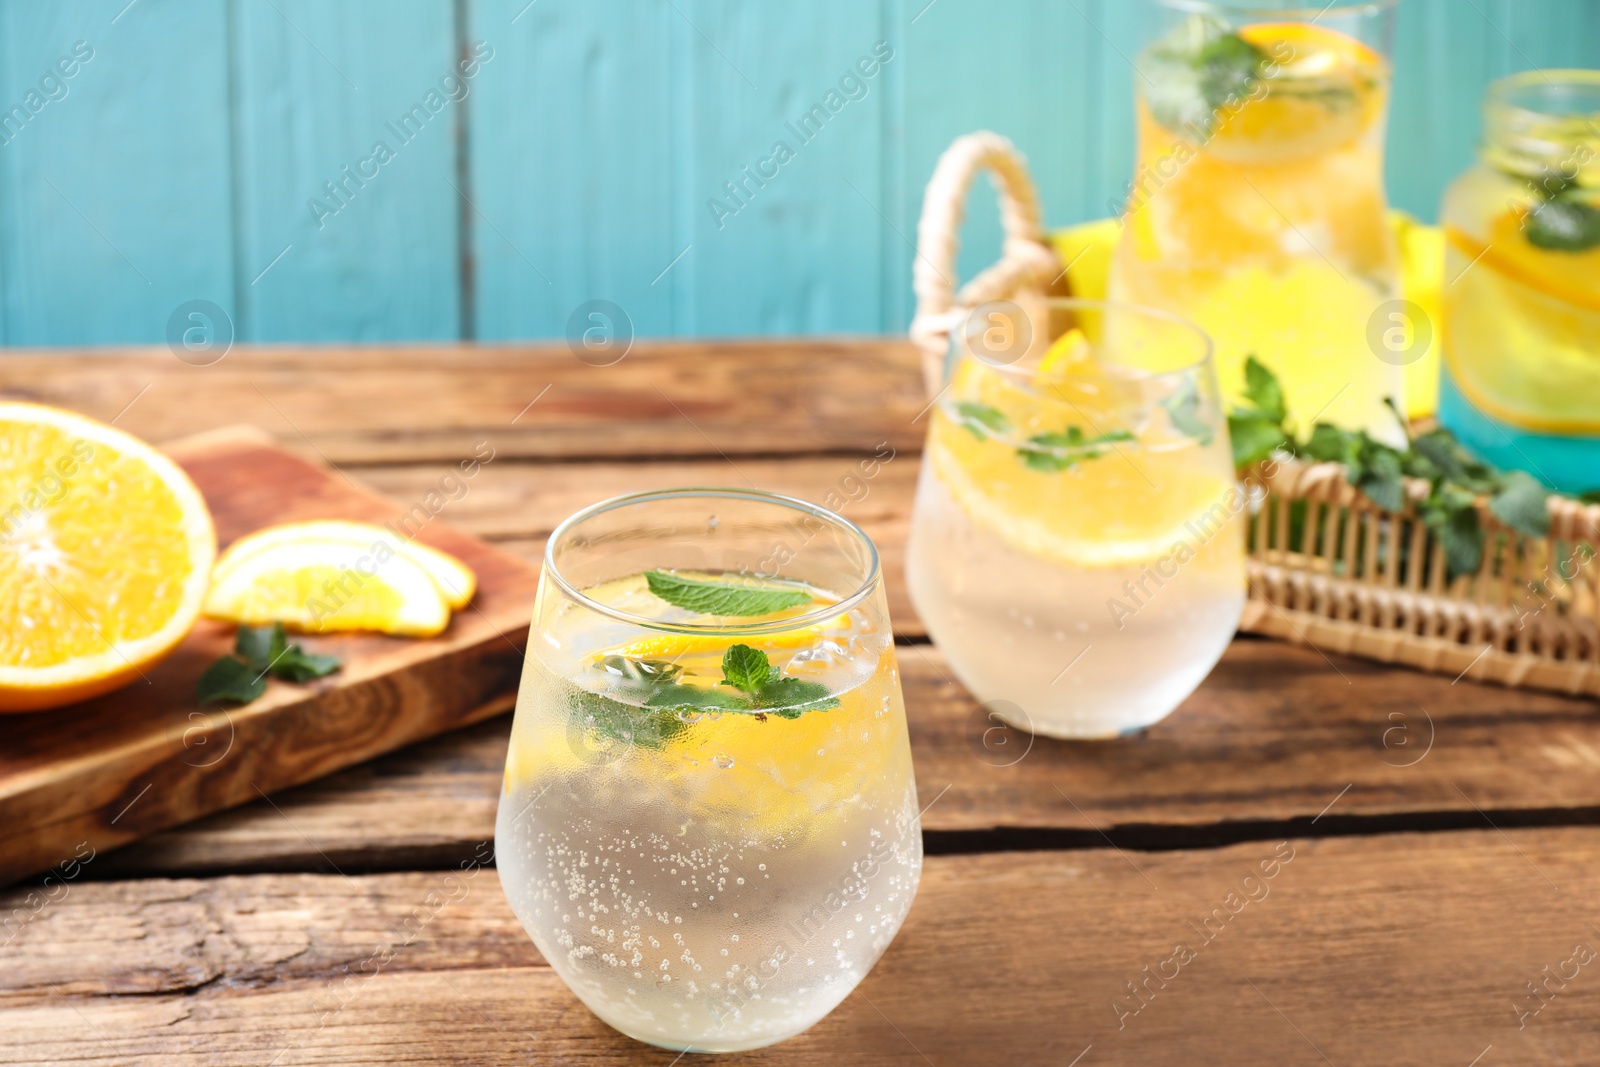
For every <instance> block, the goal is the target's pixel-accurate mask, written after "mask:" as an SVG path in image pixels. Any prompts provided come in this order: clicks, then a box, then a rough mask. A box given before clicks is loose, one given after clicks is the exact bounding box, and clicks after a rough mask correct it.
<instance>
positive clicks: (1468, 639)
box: [911, 132, 1600, 696]
mask: <svg viewBox="0 0 1600 1067" xmlns="http://www.w3.org/2000/svg"><path fill="white" fill-rule="evenodd" d="M982 170H988V171H990V172H991V173H992V174H993V176H994V182H995V187H996V190H997V192H998V194H999V198H1000V217H1001V223H1002V226H1003V228H1004V233H1005V240H1004V244H1003V247H1002V252H1001V257H1000V260H999V262H997V263H995V264H994V265H992V266H990V267H989V268H988V269H987V270H985V271H983V272H982V273H981V274H979V275H978V276H977V277H976V278H974V279H972V281H970V282H968V283H967V284H966V285H965V286H963V287H962V288H961V289H960V291H959V292H958V291H957V290H956V287H955V284H954V281H953V279H954V278H955V260H956V252H957V250H958V248H959V232H960V228H961V223H962V219H963V218H964V215H965V203H966V198H967V193H968V191H969V190H970V189H971V187H972V183H973V180H974V179H975V178H976V177H977V175H978V172H979V171H982ZM1062 273H1063V266H1062V264H1061V262H1060V260H1059V258H1058V257H1057V256H1056V254H1055V252H1054V251H1053V250H1052V249H1051V247H1050V246H1049V244H1048V243H1047V242H1046V240H1045V237H1044V233H1043V231H1042V229H1041V226H1040V219H1039V201H1038V195H1037V193H1036V192H1035V190H1034V186H1033V181H1032V179H1031V178H1030V176H1029V174H1028V169H1027V164H1026V163H1025V162H1024V160H1023V158H1022V156H1021V155H1020V154H1019V153H1018V152H1017V151H1016V149H1015V148H1013V147H1012V145H1011V142H1010V141H1008V140H1006V139H1005V138H1004V137H1000V136H998V135H997V134H993V133H989V132H980V133H974V134H968V135H967V136H965V137H961V138H958V139H957V140H956V141H955V143H954V144H952V145H951V146H950V147H949V148H948V149H947V150H946V151H945V153H944V155H943V156H941V157H940V159H939V164H938V166H937V167H936V168H935V170H934V174H933V179H932V180H931V181H930V182H929V183H928V188H927V192H926V193H925V194H924V198H923V205H922V219H921V222H920V223H919V224H918V227H917V258H916V265H915V268H914V278H915V285H916V294H917V314H916V318H915V319H914V320H913V321H912V324H911V338H912V340H913V341H914V342H916V344H917V346H918V348H919V349H920V350H921V352H922V356H923V370H924V376H925V378H926V380H927V385H928V392H929V395H930V396H933V395H935V394H936V393H937V392H938V390H939V389H941V388H942V386H943V379H944V374H945V362H946V357H947V354H948V352H949V343H950V334H951V333H952V331H954V330H955V329H956V328H957V327H959V326H960V324H961V323H962V322H964V321H965V319H966V316H967V314H968V313H969V312H970V310H971V309H972V308H973V307H975V306H977V305H978V304H982V303H985V302H988V301H991V300H1000V299H1013V300H1016V299H1023V300H1026V299H1027V298H1028V297H1030V296H1042V295H1044V294H1046V293H1047V292H1048V291H1050V290H1051V289H1052V288H1055V287H1056V286H1057V283H1059V280H1060V277H1061V274H1062ZM1245 476H1246V480H1247V481H1248V482H1251V483H1252V484H1254V485H1256V486H1259V487H1260V489H1261V490H1262V491H1261V492H1259V493H1257V494H1255V495H1256V496H1257V497H1258V498H1259V507H1256V508H1254V509H1253V513H1252V515H1251V518H1250V525H1251V530H1250V552H1249V560H1248V575H1249V582H1250V588H1249V599H1248V601H1247V603H1246V605H1245V611H1244V617H1243V619H1242V621H1241V622H1240V628H1241V629H1243V630H1245V631H1248V632H1251V633H1259V634H1265V635H1267V636H1270V637H1276V638H1280V639H1282V640H1286V641H1290V642H1293V643H1296V644H1304V645H1309V646H1311V647H1313V648H1316V649H1318V650H1320V651H1322V652H1325V653H1333V652H1338V653H1346V654H1350V655H1356V656H1365V657H1367V658H1369V659H1375V660H1381V661H1382V662H1385V663H1403V664H1407V665H1409V666H1412V667H1420V668H1422V669H1423V670H1428V671H1434V672H1437V673H1440V674H1447V675H1451V676H1453V677H1456V678H1461V677H1466V678H1470V679H1472V680H1475V681H1487V682H1495V683H1498V684H1500V685H1506V686H1516V687H1530V688H1538V689H1549V690H1555V691H1558V692H1563V693H1581V694H1587V695H1591V696H1597V695H1600V561H1597V560H1595V559H1594V557H1595V555H1596V554H1597V552H1600V506H1597V505H1589V506H1585V505H1582V504H1579V503H1577V502H1576V501H1572V500H1568V499H1564V498H1559V497H1552V498H1551V500H1550V505H1549V507H1550V534H1549V536H1548V537H1546V538H1544V539H1535V538H1528V537H1525V536H1522V535H1520V534H1517V533H1516V532H1514V531H1512V530H1510V529H1508V528H1507V527H1505V526H1504V525H1503V524H1501V523H1499V522H1498V521H1496V520H1495V518H1494V517H1493V516H1492V515H1491V514H1490V513H1489V511H1488V508H1487V506H1485V505H1484V504H1482V503H1480V505H1479V508H1480V512H1481V517H1482V522H1483V528H1484V531H1485V549H1484V554H1483V563H1482V565H1481V566H1480V567H1479V569H1478V571H1477V573H1475V574H1470V575H1462V576H1458V577H1457V578H1455V579H1454V580H1453V581H1446V577H1445V574H1446V567H1445V559H1444V549H1443V547H1442V546H1441V545H1440V544H1439V543H1438V541H1437V540H1436V539H1435V538H1434V536H1433V535H1432V533H1431V532H1430V531H1429V530H1428V529H1427V527H1426V526H1424V525H1423V523H1422V522H1421V521H1420V520H1419V519H1418V517H1417V514H1416V510H1415V507H1416V503H1417V502H1418V501H1419V500H1421V499H1422V498H1423V497H1425V496H1426V495H1427V488H1428V487H1427V484H1426V483H1424V482H1420V481H1416V482H1412V483H1411V484H1409V485H1408V486H1407V491H1408V495H1409V502H1408V504H1407V507H1406V509H1405V510H1404V511H1403V512H1398V513H1397V512H1389V511H1385V510H1383V509H1381V508H1379V507H1377V506H1376V505H1375V504H1373V503H1372V502H1371V501H1370V500H1368V499H1367V498H1366V497H1365V496H1364V495H1362V494H1361V493H1359V492H1357V491H1356V490H1355V489H1354V488H1352V487H1351V486H1350V485H1349V483H1348V482H1346V481H1345V477H1344V470H1343V468H1342V467H1341V466H1340V465H1339V464H1335V463H1316V464H1309V463H1303V462H1300V461H1298V460H1294V459H1284V460H1281V461H1278V462H1273V463H1269V464H1267V465H1264V466H1262V467H1260V468H1257V469H1254V470H1252V471H1248V472H1246V475H1245ZM1299 502H1304V503H1303V505H1302V504H1300V503H1299Z"/></svg>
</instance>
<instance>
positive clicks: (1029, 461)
mask: <svg viewBox="0 0 1600 1067" xmlns="http://www.w3.org/2000/svg"><path fill="white" fill-rule="evenodd" d="M1133 439H1134V436H1133V434H1131V433H1129V432H1128V431H1127V430H1107V431H1106V432H1105V433H1103V434H1100V435H1099V436H1096V437H1090V436H1089V435H1088V434H1086V433H1084V432H1083V429H1082V428H1081V427H1078V426H1068V427H1067V429H1066V432H1064V433H1036V434H1034V435H1033V436H1032V437H1030V438H1028V440H1027V442H1026V443H1025V444H1022V445H1019V446H1018V447H1017V458H1018V459H1020V460H1022V463H1023V466H1025V467H1027V468H1028V469H1029V470H1036V471H1040V472H1042V473H1045V474H1053V473H1055V472H1057V471H1064V470H1071V469H1072V468H1073V467H1076V466H1077V465H1078V464H1079V463H1080V462H1082V461H1083V460H1087V459H1099V458H1100V457H1101V456H1103V455H1105V454H1106V452H1107V451H1108V449H1106V448H1104V447H1100V446H1104V445H1111V444H1115V443H1116V442H1118V441H1132V440H1133Z"/></svg>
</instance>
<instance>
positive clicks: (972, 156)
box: [911, 130, 1061, 396]
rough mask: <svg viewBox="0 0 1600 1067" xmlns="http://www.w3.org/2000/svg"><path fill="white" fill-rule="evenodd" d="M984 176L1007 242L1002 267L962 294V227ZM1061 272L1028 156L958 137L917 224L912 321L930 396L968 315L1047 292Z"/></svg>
mask: <svg viewBox="0 0 1600 1067" xmlns="http://www.w3.org/2000/svg"><path fill="white" fill-rule="evenodd" d="M980 170H988V171H989V172H990V173H991V174H992V175H993V178H994V184H995V190H996V192H997V193H998V194H999V196H1000V225H1001V228H1002V229H1003V231H1004V233H1005V239H1004V241H1003V243H1002V244H1001V248H1000V259H999V261H998V262H996V263H993V264H991V265H990V266H989V267H988V268H986V269H985V270H984V271H982V272H981V273H980V274H979V275H978V276H977V277H975V278H973V279H972V280H971V281H970V282H968V283H967V284H966V285H964V286H962V288H961V290H960V291H959V292H957V291H956V283H955V278H956V253H957V252H959V251H960V249H961V240H960V236H961V224H962V223H963V222H964V221H965V220H966V214H967V208H966V203H967V193H968V192H969V191H971V189H972V183H973V181H974V179H976V178H977V176H978V172H979V171H980ZM1060 268H1061V264H1060V261H1059V260H1058V258H1057V257H1056V254H1055V252H1054V251H1052V250H1051V248H1050V247H1049V246H1048V245H1047V244H1045V243H1044V235H1043V231H1042V229H1041V227H1040V223H1039V195H1038V193H1037V192H1036V191H1035V189H1034V186H1033V178H1032V176H1031V175H1029V173H1028V164H1027V161H1026V160H1024V159H1023V157H1022V154H1021V153H1020V152H1018V151H1017V150H1016V148H1015V147H1014V146H1013V145H1012V144H1011V142H1010V141H1009V140H1007V139H1006V138H1004V137H1001V136H1000V135H999V134H997V133H991V132H989V131H988V130H980V131H978V132H977V133H969V134H966V135H965V136H962V137H958V138H956V139H955V141H954V142H953V143H952V144H951V145H950V147H949V148H947V149H945V150H944V155H942V156H940V157H939V163H938V165H937V166H936V167H934V169H933V178H932V179H931V180H930V181H929V182H928V188H927V191H926V192H924V193H923V195H922V219H921V220H920V221H919V222H918V223H917V258H916V262H915V264H914V266H913V274H912V278H913V281H914V288H915V290H916V294H917V314H916V317H915V318H914V319H913V320H912V322H911V339H912V341H914V342H915V343H916V345H917V347H918V348H919V349H921V350H922V371H923V377H924V379H925V380H926V382H927V387H928V395H929V396H932V395H934V394H935V393H937V392H938V391H939V389H940V388H941V386H942V385H943V378H944V360H945V353H946V351H947V349H948V346H949V339H950V331H951V330H953V329H955V328H956V327H957V326H958V325H959V324H960V321H961V319H962V318H964V317H965V315H966V312H967V310H968V309H970V308H971V307H973V306H974V305H976V304H981V303H984V302H985V301H988V300H999V299H1002V298H1005V297H1010V296H1014V295H1016V294H1017V293H1019V292H1023V291H1028V290H1033V291H1042V290H1043V289H1044V288H1045V286H1047V285H1048V284H1049V282H1050V281H1051V280H1052V279H1053V278H1054V276H1055V274H1056V272H1057V271H1059V270H1060Z"/></svg>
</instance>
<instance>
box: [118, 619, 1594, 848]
mask: <svg viewBox="0 0 1600 1067" xmlns="http://www.w3.org/2000/svg"><path fill="white" fill-rule="evenodd" d="M900 663H901V673H902V677H903V680H904V687H905V694H906V701H907V708H908V715H909V717H910V723H911V742H912V753H913V758H914V761H915V764H916V775H917V784H918V788H919V791H920V794H921V799H922V803H923V804H925V805H930V806H929V807H928V809H927V811H926V812H925V813H924V815H923V825H924V826H925V827H926V828H927V829H928V830H930V831H935V832H960V833H975V832H979V831H985V830H991V829H996V828H1000V829H1008V830H1009V829H1019V830H1023V831H1055V830H1062V831H1070V832H1077V833H1078V834H1080V835H1093V834H1095V833H1096V832H1097V831H1106V832H1108V833H1112V834H1115V835H1117V840H1119V841H1127V842H1132V843H1136V844H1141V845H1145V844H1160V845H1165V846H1167V847H1171V846H1172V845H1181V844H1185V843H1189V844H1193V843H1199V842H1202V841H1205V842H1210V841H1215V840H1219V839H1220V840H1237V839H1239V838H1243V837H1254V836H1261V835H1262V834H1270V833H1275V832H1294V830H1295V829H1296V827H1297V826H1298V828H1299V829H1300V830H1302V831H1303V830H1304V828H1305V827H1307V826H1309V825H1310V824H1311V823H1312V822H1313V821H1315V822H1316V824H1317V826H1318V829H1319V832H1320V831H1328V830H1333V831H1337V832H1350V831H1355V830H1372V829H1392V828H1395V826H1394V824H1395V822H1396V821H1398V820H1401V819H1402V818H1409V819H1411V820H1412V821H1413V823H1416V824H1419V825H1420V824H1433V825H1444V826H1483V825H1485V823H1484V821H1483V820H1484V819H1485V817H1486V816H1485V815H1484V814H1482V813H1487V817H1488V818H1492V819H1493V820H1494V821H1495V822H1497V823H1502V824H1507V823H1509V824H1516V823H1519V822H1534V823H1539V822H1550V821H1571V820H1573V819H1578V818H1581V819H1593V818H1595V817H1597V816H1600V774H1596V770H1597V769H1600V715H1597V714H1596V708H1595V706H1594V705H1593V704H1592V703H1590V702H1587V701H1581V700H1572V699H1568V698H1565V697H1558V696H1552V695H1548V694H1531V693H1517V692H1514V691H1512V690H1507V689H1501V688H1499V687H1495V686H1485V685H1476V684H1473V683H1470V682H1461V683H1459V684H1456V685H1451V684H1450V682H1449V680H1448V679H1444V678H1438V677H1435V676H1433V675H1426V674H1421V673H1419V672H1415V671H1396V670H1392V669H1389V668H1386V667H1383V666H1380V665H1378V664H1372V663H1367V662H1364V661H1360V660H1352V659H1346V658H1342V657H1340V658H1337V659H1335V660H1334V661H1332V662H1330V661H1328V660H1325V659H1324V658H1323V657H1322V656H1320V655H1319V654H1317V653H1316V652H1314V651H1311V650H1309V649H1301V648H1293V647H1289V646H1284V645H1279V644H1276V643H1273V642H1268V641H1261V640H1242V641H1237V642H1235V643H1234V644H1233V646H1232V647H1231V648H1229V650H1228V652H1227V654H1226V655H1225V656H1224V657H1223V660H1222V662H1221V664H1220V665H1219V666H1218V668H1217V670H1216V671H1215V672H1214V673H1213V674H1212V675H1211V677H1210V678H1209V679H1207V680H1206V682H1205V683H1204V684H1203V685H1202V686H1201V687H1200V689H1199V691H1198V692H1197V693H1196V694H1195V695H1194V696H1193V697H1191V698H1190V699H1189V700H1188V701H1187V702H1185V704H1184V705H1183V706H1182V707H1181V708H1179V710H1178V711H1177V712H1175V713H1174V714H1173V715H1172V717H1171V718H1169V719H1167V720H1166V721H1165V722H1162V723H1159V724H1157V725H1156V726H1154V727H1152V728H1151V729H1150V730H1149V731H1147V732H1145V733H1144V734H1142V735H1140V736H1138V737H1134V738H1128V739H1123V740H1119V741H1111V742H1064V741H1054V740H1051V739H1048V738H1035V739H1033V740H1032V742H1031V745H1030V742H1029V738H1028V737H1027V735H1025V734H1019V733H1017V732H1015V731H995V730H994V729H993V726H994V724H993V723H991V722H990V721H989V720H988V719H986V718H985V716H984V712H983V710H982V709H981V708H980V707H979V705H978V704H977V703H976V702H975V701H974V700H973V699H972V697H971V696H970V695H968V694H967V692H966V690H965V689H963V688H962V687H961V686H960V685H958V684H957V683H955V682H954V681H953V680H951V679H950V676H949V668H948V666H947V664H946V663H945V662H944V660H943V658H942V657H941V655H940V654H939V652H938V650H937V649H935V648H934V647H932V646H929V645H912V646H909V647H907V646H902V647H901V649H900ZM509 728H510V721H509V719H508V718H505V717H502V718H500V719H496V720H494V721H492V722H489V723H484V724H482V725H480V726H477V727H474V728H473V729H471V730H469V731H466V732H463V733H460V734H457V735H453V736H451V737H448V738H444V739H440V740H438V741H435V742H433V743H431V744H430V745H429V746H423V747H416V748H412V749H409V750H407V751H405V752H402V753H397V754H395V755H393V756H391V757H387V758H385V759H382V760H378V761H376V762H374V763H372V764H369V765H367V766H365V767H361V768H356V769H354V770H351V771H348V772H345V773H343V774H341V775H339V776H336V777H333V778H328V779H325V780H324V781H322V782H318V783H313V784H311V785H309V786H305V787H302V788H300V789H296V790H292V791H290V792H287V793H284V794H282V795H281V796H278V797H275V798H274V803H275V804H276V805H277V807H276V808H275V807H273V806H271V805H268V804H266V803H265V802H258V803H256V804H253V805H249V806H246V807H244V808H240V809H237V810H235V811H233V812H230V813H227V814H224V815H221V816H216V817H213V818H211V819H207V820H203V821H201V822H197V823H193V824H190V825H189V826H186V827H182V828H179V829H177V830H173V831H169V832H167V833H164V834H160V835H157V836H156V837H153V838H151V839H149V840H147V841H145V842H143V843H141V844H140V845H139V846H138V848H137V849H132V850H124V851H123V852H121V853H116V854H113V855H111V856H108V857H107V858H106V860H105V863H104V866H103V867H102V868H101V870H102V871H103V872H105V873H108V874H109V873H113V872H114V873H118V874H123V875H126V874H156V873H182V872H203V871H239V870H319V869H320V870H328V869H330V868H329V866H328V864H329V863H333V864H337V865H338V867H339V868H340V869H355V870H360V869H380V870H393V869H400V868H402V867H404V866H406V865H409V864H413V863H417V862H433V863H437V862H440V861H449V860H454V859H457V858H460V857H464V856H467V855H470V854H471V852H472V850H473V849H474V848H475V847H476V846H477V845H478V844H479V843H481V842H484V841H487V840H489V839H491V838H492V837H493V833H494V810H495V804H496V801H497V798H498V796H499V789H500V778H501V772H502V769H503V767H504V762H505V747H506V740H507V736H508V731H509ZM1573 809H1588V812H1587V814H1585V813H1584V812H1582V811H1575V810H1573ZM1361 820H1388V822H1382V823H1379V824H1377V825H1365V824H1363V823H1362V822H1361ZM1092 839H1093V838H1091V840H1092ZM1032 841H1033V843H1034V844H1036V845H1037V844H1046V845H1047V844H1050V843H1051V841H1050V839H1049V838H1048V837H1046V838H1043V839H1040V838H1038V837H1037V835H1036V836H1035V838H1033V839H1032ZM950 847H962V848H965V847H972V844H971V843H967V844H963V843H962V842H960V841H952V842H950Z"/></svg>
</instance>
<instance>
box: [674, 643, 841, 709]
mask: <svg viewBox="0 0 1600 1067" xmlns="http://www.w3.org/2000/svg"><path fill="white" fill-rule="evenodd" d="M720 684H721V685H722V686H725V687H727V688H717V687H712V688H709V689H702V688H700V687H699V686H693V685H683V684H680V683H678V682H677V681H675V680H674V681H670V682H666V683H663V684H661V685H659V686H657V687H656V688H654V690H653V691H652V692H651V693H650V695H649V697H648V698H646V700H645V701H644V706H645V707H648V708H659V709H661V710H662V711H666V712H674V713H676V712H695V713H699V712H705V711H732V712H740V713H743V714H748V715H755V716H757V717H758V718H759V717H761V716H764V715H766V714H769V713H770V714H773V715H776V716H778V717H779V718H783V719H798V718H799V717H800V716H801V715H802V714H804V713H805V712H807V711H830V710H832V709H833V708H836V707H838V706H839V699H838V698H837V697H835V696H832V695H830V694H829V693H828V689H827V687H826V686H824V685H823V684H822V683H820V682H813V681H809V680H806V679H801V678H786V677H784V675H783V672H782V671H781V670H780V669H778V668H777V667H774V666H773V665H772V661H771V660H770V659H768V658H767V654H766V653H765V652H763V651H761V650H760V649H758V648H751V647H750V646H749V645H732V646H730V647H729V648H728V650H727V651H726V652H724V653H723V654H722V682H721V683H720ZM730 689H731V690H732V692H730V691H729V690H730Z"/></svg>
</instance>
